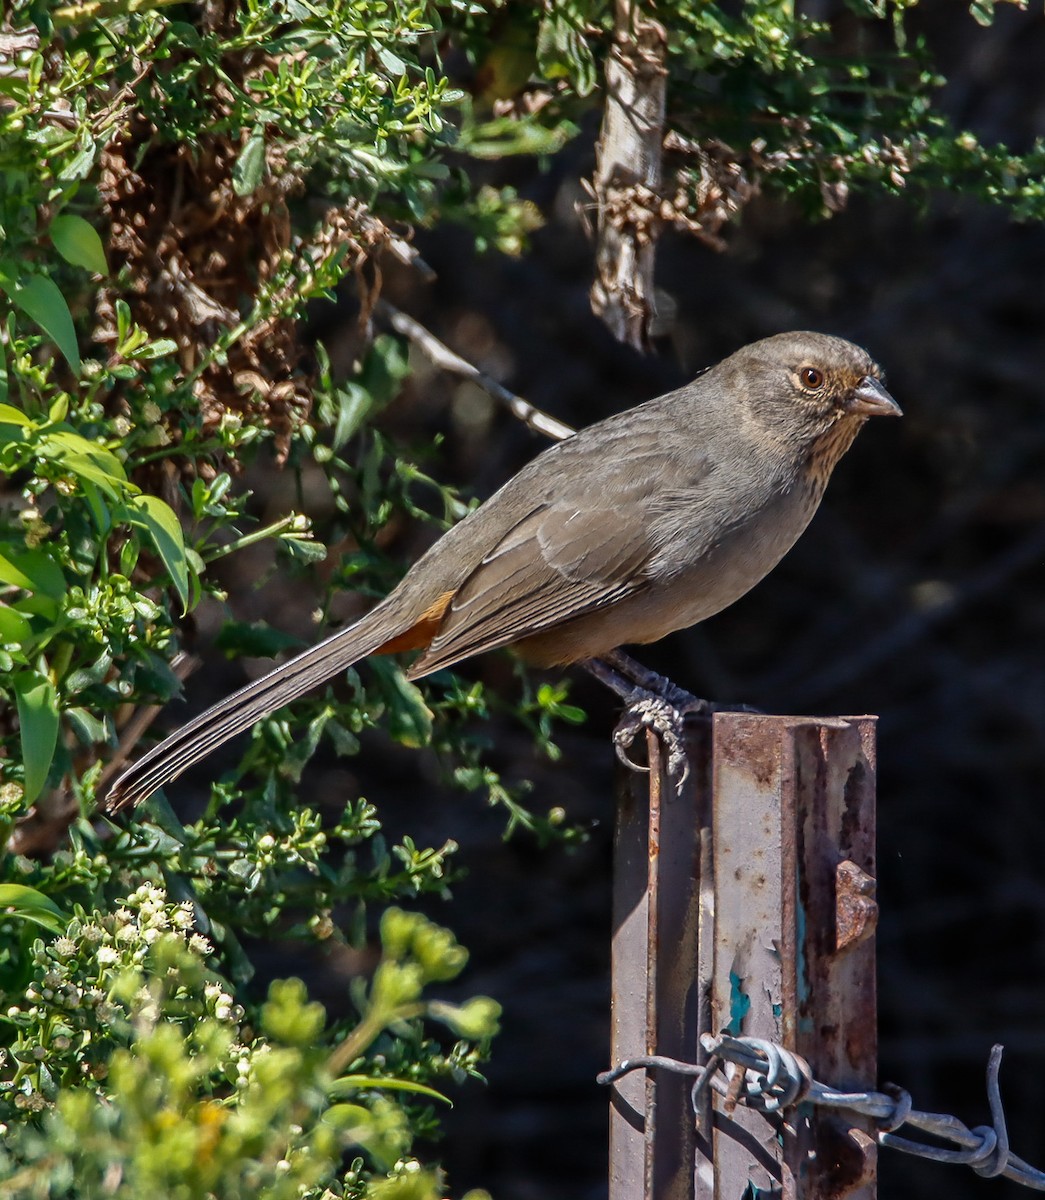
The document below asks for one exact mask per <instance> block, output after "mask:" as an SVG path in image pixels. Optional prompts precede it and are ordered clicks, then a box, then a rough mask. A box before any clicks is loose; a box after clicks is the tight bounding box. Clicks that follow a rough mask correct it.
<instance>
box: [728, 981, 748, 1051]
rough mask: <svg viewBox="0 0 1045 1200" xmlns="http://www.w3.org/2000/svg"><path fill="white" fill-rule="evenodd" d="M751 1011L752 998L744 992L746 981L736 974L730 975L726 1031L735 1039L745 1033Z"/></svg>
mask: <svg viewBox="0 0 1045 1200" xmlns="http://www.w3.org/2000/svg"><path fill="white" fill-rule="evenodd" d="M750 1011H751V997H750V996H749V995H748V994H747V992H745V991H744V980H743V978H742V977H741V976H740V975H738V974H737V973H736V971H730V973H729V1024H728V1025H727V1026H726V1030H727V1032H728V1033H729V1034H731V1035H732V1036H733V1037H740V1036H741V1035H742V1034H743V1032H744V1018H745V1017H746V1016H747V1014H748V1013H749V1012H750Z"/></svg>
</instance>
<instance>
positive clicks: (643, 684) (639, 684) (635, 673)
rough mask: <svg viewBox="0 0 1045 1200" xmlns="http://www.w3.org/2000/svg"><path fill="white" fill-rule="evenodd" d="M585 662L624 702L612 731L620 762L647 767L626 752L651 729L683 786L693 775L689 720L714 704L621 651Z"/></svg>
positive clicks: (672, 773) (705, 713) (707, 711)
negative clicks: (687, 745)
mask: <svg viewBox="0 0 1045 1200" xmlns="http://www.w3.org/2000/svg"><path fill="white" fill-rule="evenodd" d="M583 665H584V667H585V669H586V670H587V671H588V672H589V674H591V675H594V676H595V678H596V679H598V680H599V682H600V683H604V684H605V685H606V686H607V687H608V688H610V689H611V690H612V691H614V692H616V693H617V695H618V696H620V698H621V699H622V700H623V701H624V715H623V717H621V719H620V721H619V723H618V725H617V728H616V729H615V730H614V731H613V749H614V751H615V753H616V755H617V757H618V758H619V759H620V761H621V762H622V763H623V764H624V765H625V766H626V767H628V768H629V769H630V770H632V771H648V770H649V768H648V767H644V766H642V765H641V764H640V763H637V762H635V760H634V759H633V758H632V757H631V756H630V755H629V753H628V751H629V750H630V749H631V747H632V745H633V744H634V742H635V739H636V738H637V737H638V736H639V734H640V733H643V732H645V731H649V732H651V733H653V734H655V735H656V737H657V739H658V741H659V742H660V744H661V746H662V747H663V749H664V759H665V765H666V766H667V768H668V774H669V776H670V777H671V778H672V779H673V780H675V781H676V783H677V785H678V786H680V787H681V785H682V784H683V783H684V782H685V781H686V777H687V776H688V774H689V761H688V758H687V755H686V750H685V721H686V718H687V717H688V716H708V715H710V714H711V713H712V712H714V710H715V706H714V705H713V704H711V703H709V702H708V701H707V700H701V699H699V698H698V697H697V696H694V695H692V694H691V693H690V692H687V691H686V690H685V689H684V688H680V687H679V686H678V685H677V684H674V683H672V682H671V680H670V679H666V678H665V677H664V676H663V675H658V674H656V672H654V671H650V670H648V669H647V668H646V667H643V666H641V665H640V664H639V663H637V662H635V661H634V660H633V659H631V658H629V657H628V656H627V655H626V654H622V653H621V652H620V651H619V650H615V651H613V652H612V653H610V654H607V655H605V656H604V657H602V658H593V659H589V660H588V661H587V662H585V663H584V664H583Z"/></svg>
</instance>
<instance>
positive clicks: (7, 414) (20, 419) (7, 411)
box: [0, 404, 33, 425]
mask: <svg viewBox="0 0 1045 1200" xmlns="http://www.w3.org/2000/svg"><path fill="white" fill-rule="evenodd" d="M0 423H2V424H4V425H32V424H33V421H32V418H31V417H28V416H26V414H25V413H24V412H22V410H21V409H20V408H15V406H14V405H13V404H0Z"/></svg>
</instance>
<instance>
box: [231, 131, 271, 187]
mask: <svg viewBox="0 0 1045 1200" xmlns="http://www.w3.org/2000/svg"><path fill="white" fill-rule="evenodd" d="M264 173H265V137H264V135H263V134H260V133H255V134H253V135H252V136H251V137H250V138H248V139H247V144H246V145H245V146H244V147H243V149H242V150H241V151H240V153H239V158H237V159H236V165H235V166H234V167H233V168H232V189H233V191H234V192H235V193H236V195H237V196H249V195H250V194H251V192H253V191H254V190H255V189H256V188H257V186H258V184H259V183H261V178H262V176H263V175H264Z"/></svg>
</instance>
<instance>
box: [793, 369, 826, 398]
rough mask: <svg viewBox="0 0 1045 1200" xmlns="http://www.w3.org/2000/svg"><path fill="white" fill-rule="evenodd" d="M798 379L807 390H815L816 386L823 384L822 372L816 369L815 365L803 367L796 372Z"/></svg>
mask: <svg viewBox="0 0 1045 1200" xmlns="http://www.w3.org/2000/svg"><path fill="white" fill-rule="evenodd" d="M798 381H799V383H801V385H802V386H803V387H804V388H806V389H807V390H808V391H810V392H815V391H816V390H817V388H819V387H822V386H823V382H824V373H823V371H819V370H817V368H816V367H803V368H802V369H801V371H799V372H798Z"/></svg>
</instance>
